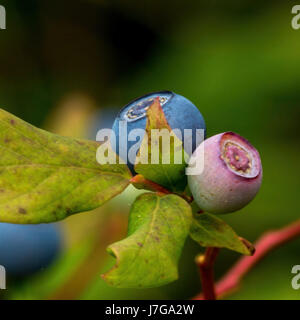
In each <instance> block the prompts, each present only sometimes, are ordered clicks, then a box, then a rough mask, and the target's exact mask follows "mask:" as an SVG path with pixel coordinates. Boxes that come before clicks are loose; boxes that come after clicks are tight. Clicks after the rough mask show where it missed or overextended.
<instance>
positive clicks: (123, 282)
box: [103, 193, 192, 288]
mask: <svg viewBox="0 0 300 320" xmlns="http://www.w3.org/2000/svg"><path fill="white" fill-rule="evenodd" d="M191 219H192V211H191V207H190V206H189V205H188V203H187V202H186V201H185V200H183V199H182V198H180V197H179V196H176V195H164V196H159V195H158V194H155V193H145V194H142V195H141V196H139V197H138V198H137V199H136V201H135V202H134V204H133V206H132V209H131V212H130V219H129V227H128V237H127V238H126V239H124V240H122V241H119V242H116V243H114V244H112V245H110V246H109V247H108V249H107V250H108V252H109V253H110V254H111V255H113V256H114V257H115V258H116V259H117V262H116V265H115V267H114V268H112V269H111V270H110V271H108V272H107V273H106V274H104V275H103V278H104V279H105V280H106V281H107V282H108V283H109V284H110V285H112V286H115V287H119V288H150V287H157V286H162V285H165V284H167V283H169V282H171V281H174V280H176V279H177V278H178V268H177V264H178V260H179V257H180V254H181V251H182V248H183V245H184V242H185V239H186V237H187V235H188V233H189V228H190V223H191Z"/></svg>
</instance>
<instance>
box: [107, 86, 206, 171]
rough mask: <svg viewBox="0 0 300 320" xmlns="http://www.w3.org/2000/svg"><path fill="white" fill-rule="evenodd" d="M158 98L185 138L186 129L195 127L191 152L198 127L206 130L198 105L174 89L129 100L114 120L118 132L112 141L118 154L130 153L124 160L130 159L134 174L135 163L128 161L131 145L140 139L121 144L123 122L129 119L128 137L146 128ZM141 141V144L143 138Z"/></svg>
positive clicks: (194, 144) (193, 148)
mask: <svg viewBox="0 0 300 320" xmlns="http://www.w3.org/2000/svg"><path fill="white" fill-rule="evenodd" d="M157 97H158V98H159V102H160V104H161V106H162V109H163V111H164V114H165V117H166V120H167V122H168V124H169V126H170V127H171V129H179V130H180V131H181V134H182V137H184V129H192V131H193V141H192V151H194V150H195V148H196V129H203V130H204V131H206V126H205V122H204V119H203V116H202V114H201V113H200V111H199V110H198V109H197V107H196V106H195V105H194V104H193V103H192V102H191V101H189V100H188V99H186V98H185V97H183V96H181V95H179V94H176V93H174V92H171V91H160V92H154V93H150V94H147V95H144V96H142V97H140V98H138V99H136V100H134V101H132V102H130V103H129V104H127V105H126V106H125V107H124V108H123V109H122V110H121V111H120V113H119V114H118V116H117V118H116V119H115V122H114V124H113V128H112V129H113V131H114V133H115V135H116V144H115V145H114V144H113V143H112V146H113V148H114V150H115V151H116V153H117V154H119V155H123V154H127V159H124V160H127V164H128V166H129V168H130V170H131V171H132V173H133V174H135V172H134V164H132V163H130V162H129V160H128V152H129V150H130V148H131V147H132V146H133V145H135V144H136V143H137V141H128V142H127V146H124V145H122V144H121V143H120V140H121V137H120V134H119V127H120V121H126V123H127V136H128V134H129V132H130V131H131V130H133V129H145V128H146V123H147V116H146V112H147V110H148V108H149V107H150V106H151V105H152V103H153V102H154V99H155V98H157ZM138 142H139V143H141V142H142V139H141V140H140V141H138ZM120 145H121V146H120ZM138 149H139V147H138ZM120 151H121V152H120Z"/></svg>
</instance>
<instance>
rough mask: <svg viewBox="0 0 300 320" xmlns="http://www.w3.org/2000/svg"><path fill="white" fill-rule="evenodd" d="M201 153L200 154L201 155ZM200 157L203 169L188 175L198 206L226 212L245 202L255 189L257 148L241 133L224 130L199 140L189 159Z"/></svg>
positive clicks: (258, 179)
mask: <svg viewBox="0 0 300 320" xmlns="http://www.w3.org/2000/svg"><path fill="white" fill-rule="evenodd" d="M201 154H204V157H202V156H201ZM195 159H196V161H202V164H203V168H204V169H203V171H202V173H200V174H198V175H190V176H188V183H189V187H190V190H191V192H192V194H193V197H194V200H195V201H196V203H197V204H198V206H199V207H200V208H201V209H202V210H204V211H207V212H210V213H229V212H233V211H236V210H239V209H241V208H243V207H244V206H246V205H247V204H248V203H249V202H250V201H251V200H252V199H253V198H254V197H255V195H256V193H257V192H258V190H259V188H260V185H261V180H262V166H261V160H260V156H259V153H258V151H257V150H256V149H255V148H254V147H253V146H252V145H251V144H250V143H249V142H248V141H247V140H246V139H244V138H243V137H241V136H239V135H238V134H235V133H233V132H225V133H221V134H218V135H215V136H213V137H210V138H209V139H207V140H205V141H204V142H202V143H201V144H200V145H199V147H198V148H197V149H196V150H195V152H194V154H193V156H192V158H191V160H190V161H191V163H190V166H191V167H192V163H193V161H194V160H195Z"/></svg>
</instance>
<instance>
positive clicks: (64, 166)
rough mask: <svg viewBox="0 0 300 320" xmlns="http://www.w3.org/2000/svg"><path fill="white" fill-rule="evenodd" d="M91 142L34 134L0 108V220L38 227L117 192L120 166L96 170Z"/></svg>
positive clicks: (124, 176) (123, 175) (124, 175)
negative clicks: (37, 225) (39, 224)
mask: <svg viewBox="0 0 300 320" xmlns="http://www.w3.org/2000/svg"><path fill="white" fill-rule="evenodd" d="M98 147H99V144H98V143H97V142H93V141H85V140H79V139H72V138H66V137H62V136H58V135H55V134H52V133H49V132H46V131H44V130H40V129H38V128H36V127H34V126H32V125H30V124H28V123H26V122H25V121H23V120H21V119H19V118H17V117H15V116H13V115H12V114H10V113H8V112H6V111H4V110H2V109H0V152H1V153H0V155H1V156H0V221H1V222H10V223H43V222H53V221H57V220H61V219H63V218H65V217H67V216H69V215H71V214H74V213H78V212H82V211H88V210H91V209H94V208H96V207H99V206H100V205H102V204H103V203H104V202H106V201H107V200H109V199H110V198H112V197H114V196H116V195H117V194H119V193H120V192H122V191H123V190H124V189H125V188H126V187H127V185H128V184H129V179H130V178H131V175H130V173H129V171H128V169H127V167H126V166H125V165H120V164H113V165H109V164H107V165H100V164H98V163H97V161H96V151H97V148H98Z"/></svg>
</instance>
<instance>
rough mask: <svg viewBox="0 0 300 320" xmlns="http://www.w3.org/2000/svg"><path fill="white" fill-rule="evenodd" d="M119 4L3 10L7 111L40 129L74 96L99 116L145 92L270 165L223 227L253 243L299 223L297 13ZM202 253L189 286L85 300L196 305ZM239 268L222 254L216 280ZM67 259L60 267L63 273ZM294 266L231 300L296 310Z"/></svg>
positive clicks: (299, 254) (198, 4) (232, 5)
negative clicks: (191, 111)
mask: <svg viewBox="0 0 300 320" xmlns="http://www.w3.org/2000/svg"><path fill="white" fill-rule="evenodd" d="M113 3H114V4H113V5H112V4H111V1H106V0H90V1H83V0H82V1H80V0H76V1H64V2H63V3H62V1H58V0H55V1H38V0H30V1H29V0H28V1H22V0H9V1H1V4H2V5H4V6H5V7H6V10H7V30H5V31H2V30H1V31H0V47H1V50H0V62H1V73H0V105H1V107H2V108H4V109H6V110H7V111H9V112H12V113H14V114H15V115H17V116H18V117H21V118H23V119H24V120H26V121H28V122H30V123H32V124H34V125H37V126H40V127H43V126H44V124H45V122H46V121H47V118H48V115H49V114H50V112H51V111H52V109H53V107H54V106H56V105H57V103H58V102H59V101H60V100H61V99H62V98H63V97H64V96H65V95H67V94H69V93H72V92H82V93H84V94H86V95H88V96H90V97H92V98H93V99H94V100H95V101H96V103H97V105H99V106H101V107H102V108H103V107H104V106H116V107H118V108H119V107H120V106H122V105H124V104H126V103H127V102H128V101H129V100H131V99H133V98H135V97H137V96H139V95H141V94H144V93H146V92H150V91H155V90H162V89H169V90H173V91H175V92H177V93H180V94H182V95H184V96H186V97H188V98H189V99H191V100H192V101H193V102H194V103H195V104H196V105H197V106H198V107H199V109H200V110H201V112H202V113H203V115H204V117H205V119H206V123H207V126H208V135H209V136H210V135H213V134H215V133H219V132H222V131H226V130H232V131H236V132H238V133H239V134H241V135H243V136H245V137H246V138H248V139H249V140H250V141H251V142H252V143H253V144H254V145H255V146H256V147H257V149H258V150H259V151H260V153H261V157H262V162H263V168H264V180H263V185H262V188H261V191H260V193H259V195H258V196H257V198H256V199H255V201H253V202H252V203H251V204H250V205H249V206H247V207H246V208H245V209H243V210H242V211H241V212H238V213H235V214H231V215H227V216H224V217H222V218H224V220H226V221H227V222H229V223H230V225H231V226H232V227H233V228H234V229H235V230H236V231H237V232H238V233H239V234H240V235H242V236H244V237H246V238H248V239H249V240H250V241H254V240H255V239H256V238H257V237H258V236H259V235H260V234H261V233H263V232H264V231H266V230H268V229H273V228H278V227H281V226H283V225H284V224H287V223H289V222H291V221H293V220H295V219H298V218H299V216H300V214H299V212H300V211H299V203H298V198H299V188H300V182H299V181H300V180H299V163H300V151H299V136H300V131H299V118H300V117H299V116H300V112H299V110H300V109H299V108H300V106H299V101H300V90H299V83H300V68H299V66H300V55H299V52H300V30H298V31H296V30H293V29H292V28H291V19H292V14H291V8H292V4H293V3H292V2H287V3H286V2H285V3H284V2H282V1H264V2H261V1H250V0H249V1H243V2H240V1H234V0H231V1H226V3H225V2H222V1H190V2H182V1H137V0H135V1H114V2H113ZM116 110H117V109H116ZM198 252H199V247H198V246H197V245H196V244H194V243H192V242H191V241H188V243H187V244H186V250H185V251H184V254H183V257H182V259H181V265H180V276H181V277H180V280H179V281H177V282H175V283H173V284H171V285H168V286H167V287H162V288H158V289H150V290H142V291H136V290H124V289H122V290H120V289H114V288H109V287H108V286H107V285H106V284H104V282H103V281H102V280H101V279H100V277H99V275H97V276H96V277H95V279H97V281H96V282H94V283H93V284H92V285H91V286H90V289H89V290H87V291H86V292H85V293H84V294H83V295H82V298H94V299H97V298H99V299H103V298H142V297H144V298H188V297H190V296H192V295H194V294H196V293H197V292H198V291H199V290H200V286H198V287H197V286H196V285H195V283H198V280H197V273H196V268H195V266H194V261H193V259H194V255H195V254H196V253H198ZM68 254H70V253H68ZM237 257H238V255H237V254H235V253H231V252H229V251H227V250H223V252H222V253H221V255H220V257H219V258H218V261H217V262H218V263H217V271H216V272H217V277H219V276H221V275H222V274H223V273H224V272H225V271H226V270H227V268H228V267H229V266H230V265H231V264H232V263H233V261H234V260H235V259H236V258H237ZM68 259H72V257H71V258H70V257H69V255H68V257H66V258H65V262H62V261H61V262H60V263H61V264H63V266H64V267H63V268H64V270H66V269H67V265H68V262H67V261H68ZM109 263H110V264H111V262H109ZM69 264H71V263H70V262H69ZM295 264H300V240H297V241H294V242H293V243H291V244H288V245H286V246H285V247H284V248H281V249H279V250H277V251H276V252H274V253H272V255H270V256H269V257H267V258H266V259H265V260H264V261H263V262H262V263H261V264H260V265H258V266H257V267H256V269H255V270H254V271H252V272H251V273H250V274H249V275H248V276H247V278H246V279H245V281H244V285H243V287H242V289H241V290H240V291H239V292H238V293H236V294H235V295H233V296H232V297H233V298H236V299H245V298H246V299H254V298H258V299H299V298H300V292H299V291H295V290H293V289H292V288H291V285H290V281H291V278H292V275H291V273H290V272H291V268H292V266H293V265H295ZM53 268H56V269H55V270H58V269H59V270H62V269H63V268H62V267H61V268H60V266H59V265H56V266H54V267H53ZM104 269H105V270H107V266H106V268H104ZM60 272H62V271H60ZM52 274H57V271H52ZM99 274H100V272H99ZM39 277H41V278H39ZM39 277H38V278H37V279H35V280H34V281H31V280H30V281H29V280H28V281H27V282H26V281H24V282H22V283H18V284H16V285H14V288H15V290H14V291H12V290H11V291H10V297H11V298H16V297H17V298H19V297H28V298H31V297H32V296H40V297H42V298H43V297H44V294H45V293H44V292H43V290H46V289H45V283H48V285H49V286H51V277H48V275H47V276H46V275H44V276H43V275H41V276H39ZM46 279H47V280H46ZM55 281H57V280H53V282H55ZM41 287H43V288H44V289H43V290H41ZM37 288H39V289H37ZM49 290H50V289H49Z"/></svg>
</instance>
